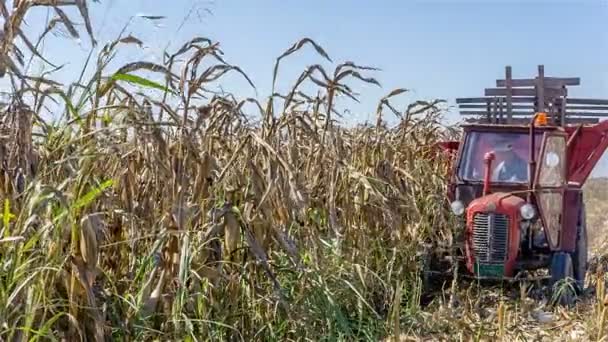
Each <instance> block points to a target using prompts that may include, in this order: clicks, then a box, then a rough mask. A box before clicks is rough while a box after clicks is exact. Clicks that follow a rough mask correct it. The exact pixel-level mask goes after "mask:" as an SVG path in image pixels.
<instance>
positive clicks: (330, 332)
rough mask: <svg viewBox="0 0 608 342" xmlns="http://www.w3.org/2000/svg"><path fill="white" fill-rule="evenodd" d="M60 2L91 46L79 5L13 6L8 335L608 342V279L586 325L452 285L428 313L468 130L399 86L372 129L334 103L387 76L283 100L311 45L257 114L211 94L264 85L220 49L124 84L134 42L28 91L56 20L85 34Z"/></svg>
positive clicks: (134, 71) (189, 51) (3, 326)
mask: <svg viewBox="0 0 608 342" xmlns="http://www.w3.org/2000/svg"><path fill="white" fill-rule="evenodd" d="M36 6H49V7H50V8H52V10H53V11H54V13H55V14H56V17H55V18H54V19H52V20H51V21H50V22H49V23H48V27H47V29H46V30H45V32H44V34H43V36H42V37H38V42H34V41H33V40H31V39H30V38H29V37H27V36H25V35H24V34H23V32H22V31H21V29H20V25H21V24H22V21H23V18H24V16H25V15H26V13H27V12H28V10H30V9H31V8H33V7H36ZM66 6H75V7H76V8H77V10H78V12H77V13H79V14H80V15H81V17H82V18H81V19H83V20H84V22H85V29H86V33H87V34H88V35H89V36H90V40H91V41H92V42H93V44H97V43H96V41H95V37H93V34H92V32H93V30H92V24H91V23H90V20H89V14H88V9H87V3H86V2H85V1H84V0H78V1H74V2H70V1H48V0H30V1H25V0H24V1H14V2H13V6H12V7H10V6H7V5H5V2H0V10H1V11H2V15H3V17H4V34H3V36H2V51H1V54H0V56H2V61H3V63H2V64H1V66H2V68H1V70H0V71H1V74H2V75H3V77H4V78H5V79H8V80H10V83H11V85H12V91H11V92H10V93H11V94H10V101H9V102H8V103H5V104H3V108H2V114H1V119H0V120H1V123H0V129H1V131H2V134H1V138H0V161H1V162H2V173H1V176H2V179H1V184H2V185H1V186H0V191H1V194H0V198H1V199H2V204H3V209H2V228H1V230H0V266H1V268H2V272H1V273H0V340H2V341H30V340H32V341H34V340H40V339H42V340H47V339H48V340H66V341H106V340H108V341H110V340H112V341H114V340H116V341H132V340H136V341H144V340H145V341H148V340H179V341H202V340H231V341H232V340H235V341H236V340H239V341H240V340H246V341H249V340H282V341H283V340H315V341H316V340H381V339H394V338H398V339H401V340H424V339H430V340H437V339H439V340H471V339H474V340H484V339H487V338H491V339H496V338H518V339H527V340H530V336H547V337H550V336H558V335H559V334H562V333H564V327H565V326H568V327H570V328H571V329H574V330H573V331H578V332H579V335H577V336H580V338H588V339H597V340H600V339H602V338H604V336H605V334H606V322H605V321H606V320H605V318H606V313H605V310H606V309H605V308H604V306H603V303H604V301H603V299H604V298H603V295H604V292H603V291H604V290H603V281H597V284H598V286H597V294H596V295H595V296H591V297H595V298H590V299H589V300H587V301H585V302H583V303H581V304H580V305H579V307H577V308H576V309H574V310H572V311H567V310H564V309H559V308H558V309H555V310H553V309H550V308H544V309H543V310H544V311H543V310H540V309H538V307H540V306H542V303H538V302H537V301H532V300H531V299H529V298H527V297H526V296H525V295H522V296H521V297H522V298H519V297H518V296H519V294H517V295H516V296H515V297H516V298H512V297H513V294H512V293H511V292H509V291H507V290H504V289H497V288H492V289H487V288H482V287H479V286H477V285H476V284H469V285H468V286H467V287H462V288H460V287H459V285H458V284H456V283H453V284H451V286H450V284H447V285H446V288H445V290H444V296H438V297H437V298H436V300H435V301H433V303H431V304H430V305H429V306H427V307H423V306H421V304H420V296H421V285H420V281H419V277H418V272H419V268H420V263H421V260H420V257H419V256H420V252H421V251H422V250H423V249H424V248H428V246H429V245H438V244H446V245H449V243H450V242H451V240H452V236H453V235H454V233H455V232H454V228H455V224H454V223H453V222H452V219H451V217H450V215H449V213H448V212H447V211H446V210H445V207H446V204H447V202H446V199H445V192H446V188H445V186H446V179H445V175H446V174H447V171H448V160H447V159H446V158H445V157H444V156H443V155H441V154H438V153H436V148H435V144H436V143H437V142H439V141H441V140H444V139H451V138H453V137H455V136H457V134H458V130H457V129H456V128H454V127H448V126H444V125H443V124H442V123H441V122H442V116H443V114H444V113H445V111H444V109H443V108H442V107H441V104H442V101H439V100H438V101H431V102H427V101H415V102H413V103H411V104H410V105H408V106H407V107H406V108H405V109H398V108H397V107H396V106H395V105H393V104H392V103H391V100H393V99H394V98H395V97H398V96H400V95H402V94H404V93H406V92H407V90H405V89H395V90H393V91H390V92H388V93H387V95H386V96H385V97H384V98H382V99H380V100H379V104H378V107H377V111H376V113H375V115H376V122H375V123H374V124H371V125H359V126H357V127H354V128H344V127H342V126H340V124H339V123H338V121H337V119H339V117H340V112H339V111H338V110H337V108H336V103H337V102H338V100H340V101H342V99H350V100H357V94H356V91H355V88H356V86H357V84H360V83H368V84H375V85H378V86H379V85H380V83H379V82H378V81H377V80H376V79H374V78H373V77H372V76H371V75H372V74H373V73H374V72H375V71H376V70H375V69H374V68H372V67H367V66H361V65H358V64H356V63H354V62H350V61H347V62H342V63H336V64H335V67H334V69H333V70H326V69H325V68H323V67H322V66H321V65H320V64H315V65H310V66H308V67H306V68H304V71H303V72H302V73H301V74H300V76H299V77H298V79H297V80H295V82H294V83H293V86H292V87H291V89H290V90H289V91H288V92H286V93H279V92H278V91H276V90H275V87H274V85H275V84H276V82H277V80H278V79H279V76H280V74H281V62H282V61H283V60H284V59H286V58H289V57H290V56H292V55H294V54H297V53H298V52H300V51H301V50H303V49H312V50H313V51H315V52H316V53H317V54H318V58H319V59H320V60H326V61H329V62H332V63H334V62H333V61H332V60H331V58H330V55H329V54H328V53H327V52H326V50H325V49H324V48H323V47H321V46H320V45H318V44H317V43H316V42H315V41H313V40H311V39H308V38H304V39H301V40H299V41H297V42H295V44H293V45H292V46H291V47H289V48H288V49H287V50H286V51H285V52H284V53H282V54H280V55H279V56H278V58H277V60H276V64H275V68H274V73H273V91H272V93H271V94H270V95H269V96H267V98H266V99H267V100H266V101H264V102H258V101H257V100H256V99H252V98H239V96H238V94H226V93H217V92H214V91H212V90H211V88H212V85H214V84H217V83H221V81H222V78H223V77H224V76H225V75H227V74H237V75H240V77H243V78H244V79H245V80H246V81H247V82H248V83H249V84H250V85H251V86H252V87H254V86H255V85H254V82H253V81H252V80H251V79H250V78H249V77H248V76H247V74H246V72H245V71H244V70H241V69H240V68H239V67H238V66H235V65H231V64H228V63H227V62H225V60H224V58H223V57H222V56H223V53H222V51H221V49H220V45H219V43H218V42H215V41H213V40H212V39H208V38H206V37H195V38H193V39H191V40H190V41H187V42H185V43H184V44H183V45H182V47H181V48H180V49H178V50H177V51H174V52H167V53H166V56H165V59H164V61H163V62H162V63H158V64H157V63H152V62H148V61H132V62H130V63H128V64H126V65H124V66H122V67H119V68H115V69H113V68H111V67H110V65H111V64H112V63H111V62H112V61H113V60H114V58H115V57H116V55H118V54H120V52H121V47H123V46H124V45H133V44H134V45H140V44H141V41H139V39H137V38H136V37H133V36H121V37H119V38H118V39H117V40H115V41H112V42H109V43H108V44H106V45H105V46H103V48H102V49H100V53H99V54H98V55H96V56H91V58H90V60H89V61H88V63H87V65H85V66H84V69H85V70H86V69H91V70H93V71H92V75H93V76H92V77H91V78H90V79H85V78H84V76H83V77H81V78H80V79H79V80H76V81H75V82H74V83H72V84H70V85H67V86H66V85H62V84H60V83H58V82H56V81H54V80H53V79H52V78H51V76H52V74H43V75H36V76H31V75H27V74H26V73H25V72H24V71H23V70H25V69H26V65H27V63H28V62H27V61H26V56H30V55H31V56H34V57H36V58H39V59H42V60H44V57H43V56H42V53H41V52H39V51H38V50H37V46H38V45H39V42H40V41H42V40H43V39H44V35H45V34H47V33H48V32H50V31H52V30H53V29H54V27H55V26H56V25H64V26H65V27H66V28H67V29H68V31H69V33H70V34H71V35H73V36H74V37H78V36H79V35H80V34H81V33H80V32H79V31H78V30H77V28H76V27H77V26H76V25H75V24H73V22H72V20H73V18H71V17H69V16H68V15H67V14H66V12H65V11H64V10H63V8H65V7H66ZM84 74H85V73H84V72H83V75H84ZM304 89H306V90H304ZM49 104H52V105H53V106H54V107H55V108H59V109H57V110H54V112H53V113H51V114H52V116H53V118H54V119H53V120H49V119H45V115H47V114H48V113H46V114H45V111H48V109H47V108H49ZM387 116H392V117H393V118H395V119H396V121H397V123H396V124H395V125H389V124H388V123H387V120H386V118H387ZM598 269H599V268H598ZM595 277H597V279H603V273H601V272H600V273H599V274H598V275H597V276H595ZM522 291H524V292H525V289H523V290H522ZM596 298H597V299H596ZM548 310H553V311H548ZM547 317H549V318H547ZM564 322H565V323H564ZM543 324H544V325H543ZM564 324H566V325H564ZM539 327H540V328H539ZM577 329H578V330H577ZM568 336H570V335H568Z"/></svg>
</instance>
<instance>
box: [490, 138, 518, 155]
mask: <svg viewBox="0 0 608 342" xmlns="http://www.w3.org/2000/svg"><path fill="white" fill-rule="evenodd" d="M494 153H495V154H496V156H497V157H499V158H500V159H503V160H504V159H507V160H511V159H515V158H516V157H517V154H516V153H515V151H514V146H513V141H511V140H508V139H504V138H502V137H499V138H498V139H496V142H495V145H494Z"/></svg>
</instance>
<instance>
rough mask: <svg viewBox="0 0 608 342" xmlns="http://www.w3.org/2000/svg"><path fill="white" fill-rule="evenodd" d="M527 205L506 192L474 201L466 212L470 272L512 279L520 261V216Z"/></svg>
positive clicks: (466, 244)
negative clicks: (516, 265)
mask: <svg viewBox="0 0 608 342" xmlns="http://www.w3.org/2000/svg"><path fill="white" fill-rule="evenodd" d="M525 203H526V201H525V200H524V199H522V198H520V197H517V196H515V195H512V194H510V193H505V192H497V193H492V194H489V195H486V196H483V197H480V198H477V199H475V200H473V201H472V202H471V203H470V204H469V206H468V207H467V209H466V226H467V227H466V233H465V240H466V241H465V250H466V255H467V258H466V264H467V269H468V270H469V272H471V273H475V274H476V275H477V276H480V277H498V278H500V277H504V276H507V277H511V276H513V272H514V268H515V260H516V259H517V255H518V250H519V243H520V238H521V237H520V233H519V227H520V222H521V217H520V213H519V210H520V208H521V207H522V206H523V205H524V204H525Z"/></svg>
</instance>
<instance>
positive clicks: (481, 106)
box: [458, 104, 534, 110]
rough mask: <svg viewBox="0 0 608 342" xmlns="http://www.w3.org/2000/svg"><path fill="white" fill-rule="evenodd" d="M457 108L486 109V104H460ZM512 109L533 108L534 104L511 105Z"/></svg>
mask: <svg viewBox="0 0 608 342" xmlns="http://www.w3.org/2000/svg"><path fill="white" fill-rule="evenodd" d="M458 107H459V108H467V109H478V108H481V109H486V107H487V105H485V104H461V105H458ZM511 108H512V109H526V110H528V109H529V110H534V106H532V105H511Z"/></svg>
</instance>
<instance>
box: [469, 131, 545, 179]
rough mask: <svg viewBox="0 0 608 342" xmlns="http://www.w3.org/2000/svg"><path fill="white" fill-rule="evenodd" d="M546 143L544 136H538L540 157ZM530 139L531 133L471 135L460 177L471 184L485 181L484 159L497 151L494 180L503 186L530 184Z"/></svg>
mask: <svg viewBox="0 0 608 342" xmlns="http://www.w3.org/2000/svg"><path fill="white" fill-rule="evenodd" d="M541 143H542V133H539V134H536V137H535V144H534V145H535V149H536V154H538V151H539V149H540V145H541ZM529 150H530V138H529V134H527V133H513V132H509V133H505V132H471V133H469V134H468V135H467V140H466V142H465V148H464V151H463V152H464V153H463V155H462V159H461V163H460V169H459V176H460V178H462V179H464V180H467V181H474V182H475V181H479V182H481V181H483V177H484V173H485V165H484V156H485V154H486V153H487V152H494V155H495V157H496V158H495V159H494V161H493V162H492V170H491V178H490V179H491V181H493V182H501V183H527V182H528V156H529V153H530V152H529Z"/></svg>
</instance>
